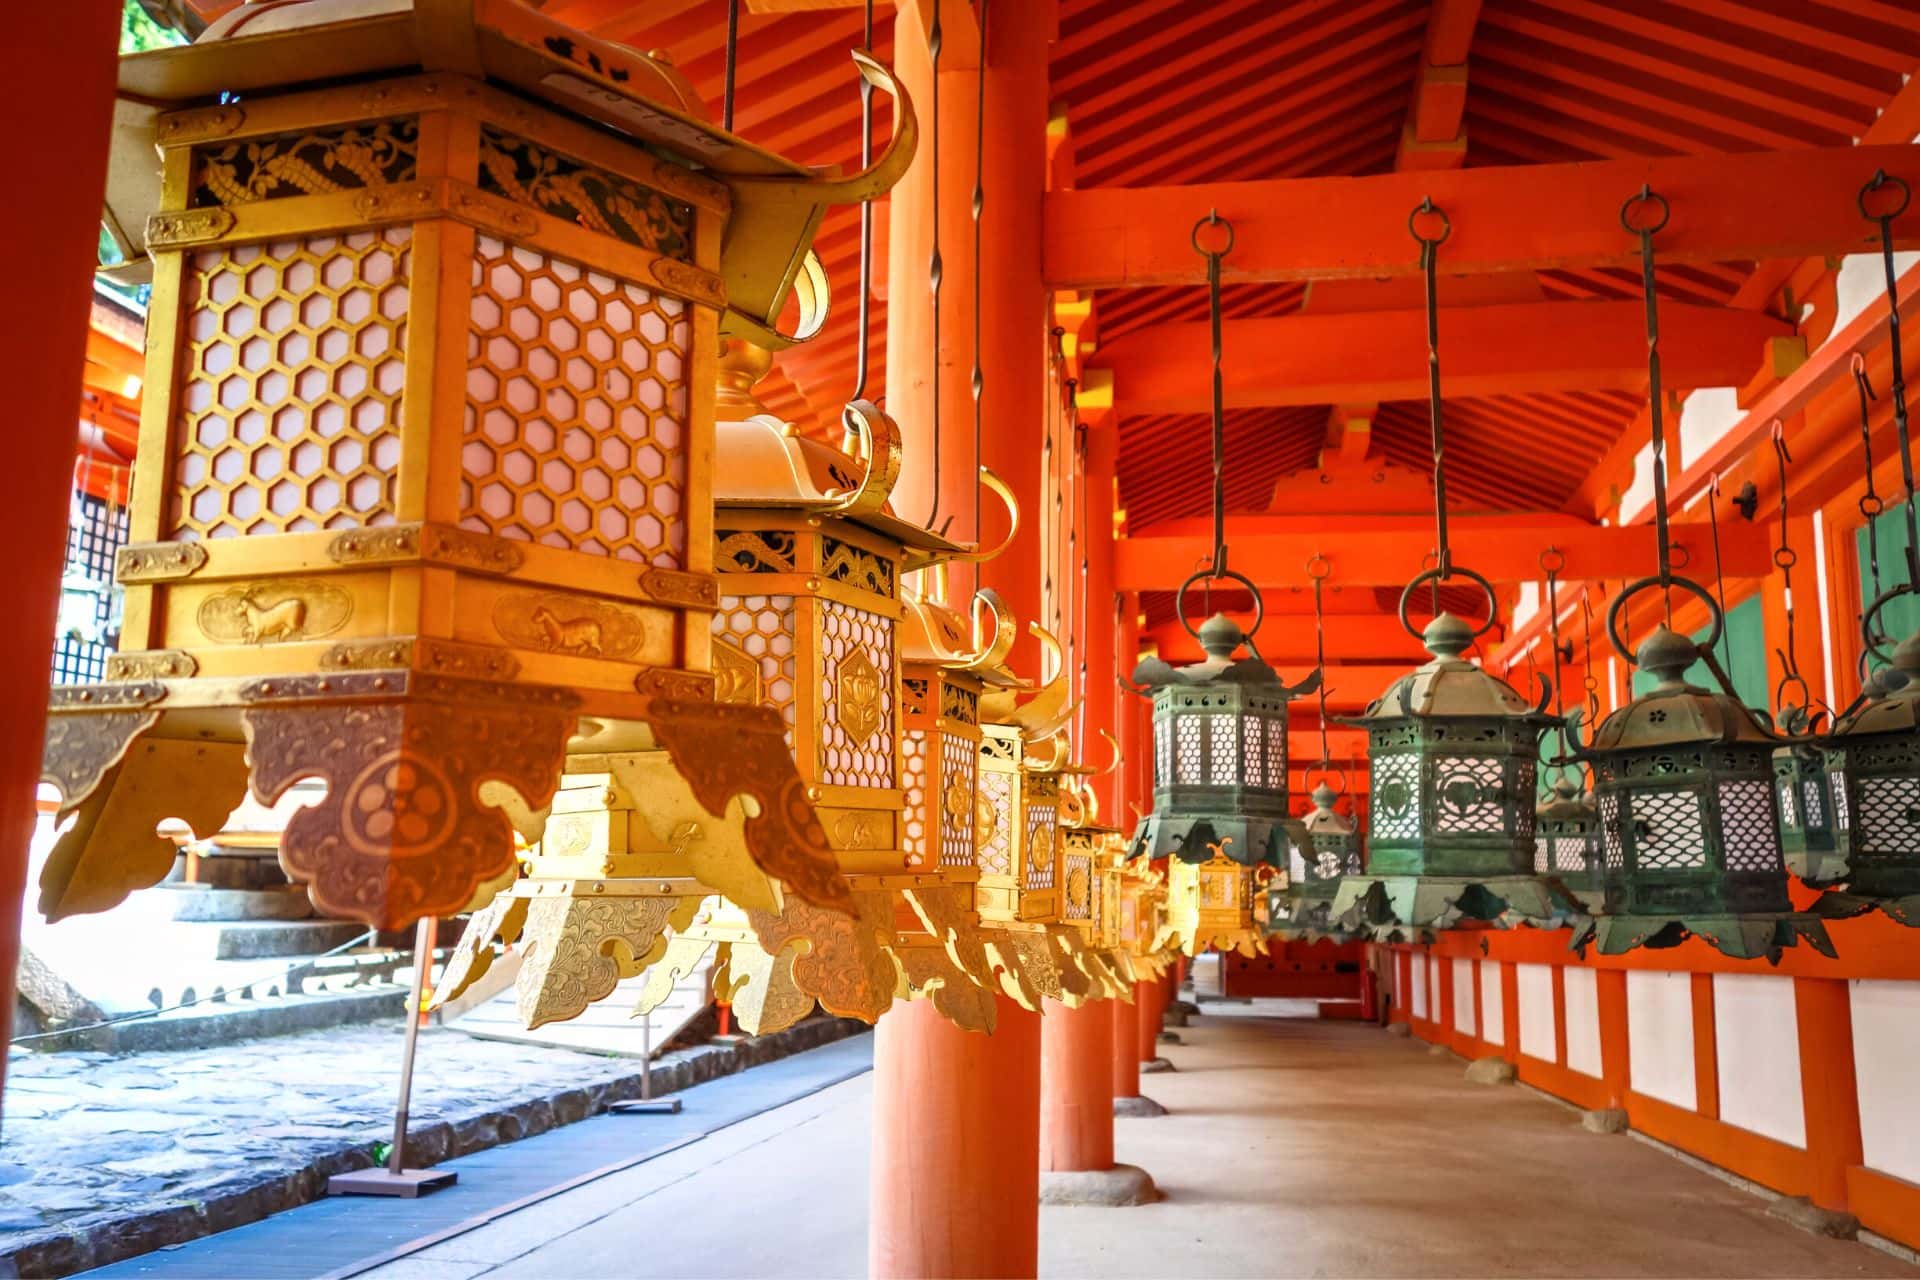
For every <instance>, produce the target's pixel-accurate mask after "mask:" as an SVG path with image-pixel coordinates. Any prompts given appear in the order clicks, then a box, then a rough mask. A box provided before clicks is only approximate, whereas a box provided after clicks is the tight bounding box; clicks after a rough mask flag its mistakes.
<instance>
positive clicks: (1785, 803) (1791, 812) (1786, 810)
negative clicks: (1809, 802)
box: [1778, 777, 1800, 830]
mask: <svg viewBox="0 0 1920 1280" xmlns="http://www.w3.org/2000/svg"><path fill="white" fill-rule="evenodd" d="M1793 793H1794V785H1793V779H1792V778H1791V777H1785V778H1782V779H1780V786H1779V788H1778V794H1779V796H1780V825H1781V826H1783V827H1786V828H1788V829H1789V830H1791V829H1794V828H1797V827H1799V825H1800V806H1799V804H1797V803H1796V802H1795V801H1794V798H1793Z"/></svg>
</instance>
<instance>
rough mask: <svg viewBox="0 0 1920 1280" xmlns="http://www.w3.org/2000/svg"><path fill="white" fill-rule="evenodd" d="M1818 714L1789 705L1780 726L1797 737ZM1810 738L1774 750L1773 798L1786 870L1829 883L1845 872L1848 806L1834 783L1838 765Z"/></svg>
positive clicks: (1811, 728) (1811, 880)
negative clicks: (1834, 765)
mask: <svg viewBox="0 0 1920 1280" xmlns="http://www.w3.org/2000/svg"><path fill="white" fill-rule="evenodd" d="M1815 719H1816V715H1813V714H1809V713H1808V711H1807V709H1806V708H1805V707H1788V708H1786V709H1785V710H1783V711H1782V712H1781V714H1780V727H1781V728H1782V729H1783V730H1785V731H1786V732H1787V733H1788V734H1789V735H1790V736H1792V737H1793V738H1795V739H1799V738H1801V737H1803V736H1804V735H1807V734H1810V733H1812V732H1813V731H1814V730H1815V728H1816V727H1817V726H1816V725H1815V724H1814V720H1815ZM1827 754H1828V753H1827V752H1825V751H1824V750H1822V749H1821V747H1820V745H1819V744H1817V743H1814V742H1811V741H1792V742H1789V743H1788V744H1787V745H1786V746H1784V747H1780V748H1778V749H1777V750H1775V751H1774V753H1773V802H1774V810H1775V812H1776V813H1777V814H1778V815H1779V818H1780V850H1781V852H1782V853H1783V854H1784V855H1785V857H1786V860H1787V870H1789V871H1791V872H1793V874H1795V875H1796V876H1799V877H1800V878H1801V879H1802V880H1804V881H1806V882H1807V883H1808V884H1810V885H1828V884H1832V883H1833V882H1835V881H1837V880H1840V879H1843V878H1844V877H1845V876H1846V872H1847V859H1846V849H1845V841H1846V825H1847V824H1846V812H1847V810H1846V806H1845V803H1844V800H1843V798H1842V797H1841V795H1840V793H1838V792H1836V790H1835V785H1836V782H1837V780H1838V779H1839V776H1840V775H1839V770H1838V769H1837V768H1834V767H1831V766H1830V765H1829V764H1828V762H1827Z"/></svg>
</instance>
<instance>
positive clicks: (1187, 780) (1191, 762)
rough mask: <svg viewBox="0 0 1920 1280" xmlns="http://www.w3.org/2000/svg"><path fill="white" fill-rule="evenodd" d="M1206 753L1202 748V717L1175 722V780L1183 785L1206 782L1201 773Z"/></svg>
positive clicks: (1185, 717)
mask: <svg viewBox="0 0 1920 1280" xmlns="http://www.w3.org/2000/svg"><path fill="white" fill-rule="evenodd" d="M1204 758H1205V753H1204V752H1203V751H1202V750H1201V746H1200V717H1199V716H1181V717H1180V718H1179V719H1177V720H1175V721H1174V767H1175V769H1176V770H1177V772H1176V773H1175V774H1174V780H1175V781H1176V782H1179V783H1180V784H1181V785H1183V786H1186V785H1192V784H1195V783H1199V782H1204V781H1206V775H1205V774H1204V773H1203V772H1202V771H1201V765H1202V762H1203V760H1204Z"/></svg>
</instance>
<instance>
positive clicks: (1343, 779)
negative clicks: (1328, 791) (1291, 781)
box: [1300, 760, 1347, 795]
mask: <svg viewBox="0 0 1920 1280" xmlns="http://www.w3.org/2000/svg"><path fill="white" fill-rule="evenodd" d="M1316 773H1317V774H1319V775H1320V776H1321V777H1323V778H1324V777H1326V776H1327V775H1328V774H1329V773H1338V774H1339V775H1340V785H1339V786H1337V787H1335V788H1334V791H1335V792H1337V793H1338V794H1340V795H1345V794H1346V793H1347V769H1346V766H1345V765H1338V764H1336V765H1328V764H1327V762H1326V761H1325V760H1322V761H1321V762H1320V763H1319V764H1316V765H1314V766H1312V767H1311V768H1309V769H1308V770H1307V771H1306V772H1305V773H1303V774H1301V775H1300V785H1301V786H1303V787H1306V789H1307V794H1308V795H1312V794H1313V788H1312V787H1311V786H1308V785H1307V784H1308V783H1311V782H1312V781H1313V776H1314V775H1315V774H1316Z"/></svg>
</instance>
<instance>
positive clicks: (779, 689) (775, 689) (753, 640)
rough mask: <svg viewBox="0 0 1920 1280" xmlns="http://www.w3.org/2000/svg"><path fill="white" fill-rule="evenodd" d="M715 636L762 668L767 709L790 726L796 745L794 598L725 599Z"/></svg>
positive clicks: (789, 734) (716, 619) (716, 618)
mask: <svg viewBox="0 0 1920 1280" xmlns="http://www.w3.org/2000/svg"><path fill="white" fill-rule="evenodd" d="M713 634H714V635H716V636H719V637H720V638H721V639H723V640H726V641H728V642H729V643H731V644H732V645H733V647H734V648H736V649H738V650H740V651H741V652H742V653H744V654H746V655H747V656H748V657H749V658H751V659H753V661H755V662H756V663H758V664H759V665H760V688H761V690H762V697H763V698H764V701H765V705H767V706H770V707H774V708H776V709H777V710H778V711H779V712H780V716H781V718H782V719H784V720H785V721H786V722H787V745H788V746H789V747H791V746H792V745H793V693H794V685H793V597H792V596H722V597H721V598H720V609H719V612H717V613H715V614H714V615H713Z"/></svg>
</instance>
